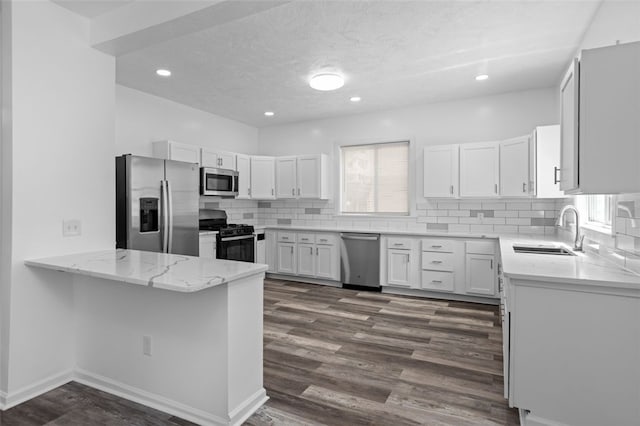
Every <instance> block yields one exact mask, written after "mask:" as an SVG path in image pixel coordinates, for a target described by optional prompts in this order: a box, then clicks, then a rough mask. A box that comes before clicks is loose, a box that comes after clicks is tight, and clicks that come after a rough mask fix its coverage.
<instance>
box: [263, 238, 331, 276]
mask: <svg viewBox="0 0 640 426" xmlns="http://www.w3.org/2000/svg"><path fill="white" fill-rule="evenodd" d="M267 232H268V233H269V232H273V233H274V234H275V236H274V238H275V240H276V241H277V243H276V244H275V246H273V245H271V244H269V241H268V240H269V235H268V234H267V237H266V239H267V259H268V260H269V258H270V255H269V249H270V248H271V250H272V251H275V254H274V255H273V257H274V258H275V259H274V260H273V262H274V263H275V264H277V268H275V270H273V271H272V270H269V271H268V272H277V273H279V274H287V275H296V276H300V277H309V278H319V279H323V280H331V281H338V280H340V247H339V245H338V241H339V237H338V235H337V234H332V233H309V232H292V231H278V232H275V231H267Z"/></svg>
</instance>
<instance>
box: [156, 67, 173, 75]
mask: <svg viewBox="0 0 640 426" xmlns="http://www.w3.org/2000/svg"><path fill="white" fill-rule="evenodd" d="M156 74H158V75H159V76H160V77H170V76H171V71H169V70H164V69H159V70H156Z"/></svg>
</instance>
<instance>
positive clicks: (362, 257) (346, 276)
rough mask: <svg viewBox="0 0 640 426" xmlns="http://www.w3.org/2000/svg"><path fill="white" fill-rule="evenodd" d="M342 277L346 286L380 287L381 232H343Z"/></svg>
mask: <svg viewBox="0 0 640 426" xmlns="http://www.w3.org/2000/svg"><path fill="white" fill-rule="evenodd" d="M340 237H341V239H342V241H341V244H340V279H341V281H342V284H343V285H344V287H350V286H351V287H369V288H371V289H378V290H379V289H380V234H368V233H367V234H362V233H357V234H356V233H341V234H340Z"/></svg>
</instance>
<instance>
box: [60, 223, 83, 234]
mask: <svg viewBox="0 0 640 426" xmlns="http://www.w3.org/2000/svg"><path fill="white" fill-rule="evenodd" d="M79 235H82V222H81V221H80V219H68V220H63V221H62V236H63V237H77V236H79Z"/></svg>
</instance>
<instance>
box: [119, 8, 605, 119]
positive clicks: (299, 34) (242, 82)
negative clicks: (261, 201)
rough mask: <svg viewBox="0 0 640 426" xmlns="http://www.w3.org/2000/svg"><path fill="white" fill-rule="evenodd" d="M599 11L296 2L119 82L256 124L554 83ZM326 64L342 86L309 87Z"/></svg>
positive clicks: (160, 56)
mask: <svg viewBox="0 0 640 426" xmlns="http://www.w3.org/2000/svg"><path fill="white" fill-rule="evenodd" d="M599 4H600V1H566V2H559V1H526V2H520V1H490V2H487V1H317V0H314V1H294V2H292V3H287V4H284V5H282V6H279V7H276V8H273V9H270V10H267V11H265V12H261V13H258V14H255V15H252V16H249V17H246V18H242V19H239V20H236V21H233V22H230V23H226V24H224V25H221V26H217V27H214V28H210V29H207V30H204V31H200V32H197V33H193V34H189V35H186V36H183V37H179V38H176V39H172V40H170V41H167V42H163V43H160V44H156V45H153V46H150V47H147V48H145V49H142V50H138V51H135V52H132V53H129V54H126V55H123V56H120V57H118V58H117V81H118V83H120V84H122V85H125V86H129V87H132V88H136V89H138V90H142V91H145V92H148V93H152V94H154V95H157V96H161V97H164V98H168V99H171V100H174V101H177V102H180V103H183V104H186V105H189V106H192V107H195V108H199V109H202V110H205V111H209V112H212V113H215V114H218V115H221V116H224V117H228V118H231V119H235V120H238V121H242V122H245V123H248V124H251V125H254V126H258V127H262V126H267V125H271V124H282V123H291V122H297V121H304V120H309V119H317V118H325V117H332V116H337V115H345V114H354V113H361V112H368V111H375V110H381V109H388V108H395V107H401V106H406V105H411V104H416V103H426V102H437V101H445V100H452V99H460V98H467V97H474V96H481V95H488V94H496V93H503V92H508V91H515V90H525V89H531V88H540V87H549V86H552V85H556V84H558V82H559V78H560V76H561V74H562V72H563V71H564V68H565V67H566V66H567V64H568V63H569V60H570V58H571V57H572V55H573V54H574V53H575V51H576V49H577V47H578V44H579V42H580V40H581V38H582V35H583V33H584V31H585V30H586V28H587V26H588V25H589V23H590V21H591V18H592V17H593V15H594V13H595V11H596V9H597V7H598V5H599ZM160 67H163V68H169V69H171V70H172V72H173V76H172V77H171V78H168V79H161V78H158V77H156V76H155V73H154V71H155V69H157V68H160ZM323 68H333V69H336V70H339V71H341V72H343V73H344V75H345V76H346V84H345V85H344V87H343V88H341V89H339V90H337V91H335V92H318V91H315V90H313V89H311V88H310V87H309V86H308V78H309V77H310V76H311V75H312V74H314V73H315V72H317V71H319V70H321V69H323ZM484 73H486V74H489V75H490V79H489V80H487V81H484V82H476V81H475V79H474V77H475V75H477V74H484ZM353 95H358V96H361V97H362V102H360V103H358V104H354V103H351V102H350V101H349V97H350V96H353ZM264 111H275V113H276V115H275V117H271V118H267V117H264V115H263V113H264Z"/></svg>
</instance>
